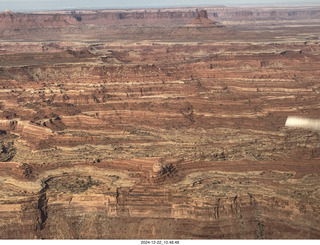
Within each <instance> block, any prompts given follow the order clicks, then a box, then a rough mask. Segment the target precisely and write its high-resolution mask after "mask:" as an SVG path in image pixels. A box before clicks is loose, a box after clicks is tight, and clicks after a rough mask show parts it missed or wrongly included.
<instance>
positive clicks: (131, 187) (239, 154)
mask: <svg viewBox="0 0 320 245" xmlns="http://www.w3.org/2000/svg"><path fill="white" fill-rule="evenodd" d="M200 13H202V14H199V16H200V17H199V18H200V19H201V18H202V19H203V18H205V17H206V16H203V15H205V12H200ZM6 14H10V13H6ZM74 14H75V15H76V14H77V13H74ZM48 16H49V15H48ZM201 16H202V17H201ZM51 17H52V16H51ZM75 17H76V18H78V19H79V18H80V17H79V16H78V15H76V16H75ZM192 17H194V16H192ZM195 17H196V16H195ZM209 17H210V14H209ZM36 18H38V17H36ZM52 18H55V17H52ZM76 18H74V20H72V21H75V22H74V23H78V22H83V21H85V18H86V17H85V16H82V15H81V18H82V20H81V21H79V20H77V19H76ZM199 18H198V19H199ZM191 20H192V19H191ZM188 24H190V20H188V22H187V23H186V26H185V27H183V28H191V29H188V30H196V31H197V32H198V33H202V34H203V36H206V37H207V38H208V39H210V38H211V40H215V42H212V41H205V40H204V41H203V42H192V41H194V40H196V38H195V32H191V33H188V32H182V31H181V30H182V29H183V28H180V29H179V28H178V29H175V30H176V31H177V32H178V34H177V33H176V34H174V35H173V36H174V37H175V39H174V40H175V41H172V42H168V41H167V40H168V39H167V38H168V37H163V39H162V40H157V41H155V39H154V40H153V41H144V42H141V41H140V40H141V38H143V37H145V36H144V34H142V36H141V37H139V38H138V39H137V40H136V41H135V42H132V39H134V38H135V37H136V36H131V37H130V38H128V39H127V40H128V41H127V42H125V41H124V40H121V42H120V41H118V40H116V38H117V37H119V36H117V35H115V36H113V37H112V38H114V39H112V40H111V39H108V38H106V39H103V38H102V37H101V39H100V40H99V41H95V42H93V41H91V42H86V41H85V40H82V41H81V42H80V41H79V42H72V41H69V42H65V41H43V40H42V41H38V40H33V41H30V40H29V41H28V42H20V43H16V41H10V40H9V41H3V42H1V44H0V161H1V162H0V180H1V181H0V185H1V191H0V205H1V209H0V217H1V219H0V238H6V239H8V238H9V239H11V238H23V239H34V238H35V239H40V238H45V239H56V238H60V239H72V238H82V239H97V238H103V239H110V238H116V239H122V238H126V239H147V238H149V239H191V238H196V239H204V238H205V239H213V238H238V239H244V238H247V239H253V238H257V239H264V238H266V239H273V238H284V239H287V238H296V239H298V238H319V237H320V229H319V227H318V224H319V221H320V217H319V211H320V207H319V200H320V187H319V186H320V185H319V174H320V173H319V171H320V168H319V159H320V151H319V147H320V141H319V139H320V136H319V132H317V131H311V130H304V129H293V128H286V127H285V121H286V118H287V117H288V116H290V115H295V116H302V117H307V118H310V117H312V118H320V111H319V99H318V97H319V92H320V86H319V84H318V77H319V75H320V74H319V73H320V71H319V65H320V59H319V52H320V46H319V43H318V42H316V41H310V39H308V37H309V36H310V28H311V27H310V26H309V25H306V26H305V28H303V29H302V30H301V29H299V28H289V29H288V31H287V32H286V30H287V29H286V28H287V27H286V26H282V27H281V28H279V27H278V28H279V31H276V30H274V32H272V34H270V35H266V32H264V31H262V32H261V33H260V34H259V35H257V36H256V35H255V29H254V27H252V33H251V34H248V32H247V30H244V29H243V28H242V27H241V28H240V29H239V30H235V29H230V28H228V27H225V28H217V27H208V28H207V27H188V26H187V25H188ZM123 28H127V30H133V31H132V33H135V32H136V30H137V29H134V28H133V27H123ZM130 28H133V29H130ZM161 28H162V27H161ZM161 28H160V29H161ZM167 28H169V29H167ZM170 28H173V27H163V29H161V30H163V31H165V30H173V29H170ZM247 28H251V27H250V26H249V27H247ZM37 30H38V29H37ZM122 30H123V29H122ZM139 30H141V29H139ZM183 30H184V29H183ZM217 30H218V31H221V33H222V34H221V35H220V36H218V37H217V35H216V34H217ZM314 30H316V27H314ZM38 31H39V32H40V31H41V29H39V30H38ZM179 31H181V32H179ZM150 33H151V32H150ZM152 33H155V32H154V30H153V31H152ZM20 34H21V33H20ZM20 34H19V35H20ZM180 34H181V35H182V34H183V36H179V35H180ZM298 34H299V35H298ZM311 34H312V33H311ZM119 35H120V34H119ZM121 35H122V37H123V36H125V35H128V34H121ZM223 35H224V36H223ZM312 35H316V33H315V32H314V33H313V34H312ZM222 36H223V37H224V38H226V37H228V39H226V40H223V41H217V40H219V38H220V40H221V39H222ZM80 37H81V36H80ZM80 37H79V38H80ZM155 37H159V36H156V34H154V36H152V37H150V39H153V38H155ZM171 37H172V36H171ZM254 37H255V38H254ZM96 38H97V36H96ZM179 38H180V40H179ZM150 39H149V40H150ZM110 40H111V41H110ZM177 40H179V41H177ZM186 40H188V42H186ZM198 40H200V38H199V39H198Z"/></svg>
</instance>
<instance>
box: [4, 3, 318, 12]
mask: <svg viewBox="0 0 320 245" xmlns="http://www.w3.org/2000/svg"><path fill="white" fill-rule="evenodd" d="M130 2H131V3H130ZM316 5H320V0H308V1H307V2H304V1H302V0H287V1H285V2H279V1H275V0H272V1H266V0H240V1H236V0H225V1H222V0H217V1H214V3H212V1H208V0H202V1H196V0H183V1H181V0H180V1H179V0H176V1H174V2H172V1H166V0H164V1H161V2H160V1H156V0H153V1H152V0H149V1H147V2H146V1H145V0H136V1H128V0H118V1H117V3H116V4H114V3H113V2H111V1H108V0H105V1H102V0H92V1H90V4H88V1H85V0H66V1H63V0H49V1H41V0H31V1H28V0H13V1H8V0H0V12H3V11H5V10H7V9H8V10H10V11H12V12H34V11H63V10H85V9H87V10H98V9H105V10H107V9H148V8H178V7H200V6H208V7H215V6H217V7H218V6H226V7H259V6H260V7H285V6H296V7H297V6H316Z"/></svg>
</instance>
